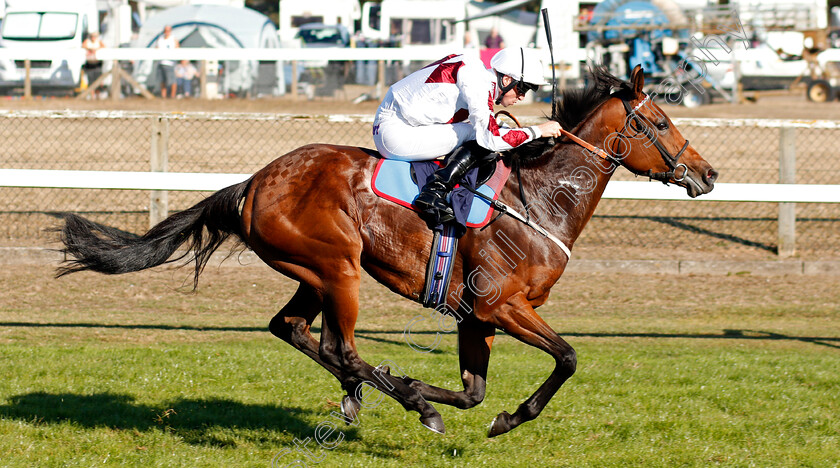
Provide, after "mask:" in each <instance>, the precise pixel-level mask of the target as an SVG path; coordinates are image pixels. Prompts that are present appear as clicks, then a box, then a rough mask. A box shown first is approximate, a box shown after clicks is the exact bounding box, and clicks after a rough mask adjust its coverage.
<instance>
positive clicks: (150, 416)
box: [0, 392, 359, 447]
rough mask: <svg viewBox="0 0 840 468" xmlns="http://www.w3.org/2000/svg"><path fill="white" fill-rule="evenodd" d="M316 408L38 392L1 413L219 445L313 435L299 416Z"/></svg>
mask: <svg viewBox="0 0 840 468" xmlns="http://www.w3.org/2000/svg"><path fill="white" fill-rule="evenodd" d="M315 412H316V411H313V410H304V409H300V408H282V407H279V406H273V405H248V404H243V403H240V402H237V401H232V400H225V399H183V398H182V399H178V400H174V401H172V402H169V403H166V404H165V405H163V406H159V407H154V406H147V405H141V404H137V403H135V402H134V397H132V396H130V395H124V394H114V393H96V394H93V395H78V394H73V393H57V394H56V393H44V392H35V393H27V394H23V395H17V396H14V397H11V398H9V404H7V405H2V406H0V417H3V418H10V419H19V420H22V421H25V422H28V423H32V424H57V423H63V422H70V423H72V424H77V425H79V426H82V427H85V428H97V427H107V428H112V429H134V430H137V431H148V430H151V429H154V428H159V429H161V430H165V431H167V432H169V433H173V434H175V435H177V436H178V437H181V438H182V439H183V440H184V441H185V442H187V443H190V444H194V445H207V446H215V447H235V446H236V439H237V438H240V439H243V438H244V439H253V441H254V442H256V443H264V442H266V438H267V437H266V434H265V432H262V431H269V432H277V433H282V432H288V433H290V434H291V435H293V436H294V437H296V438H298V439H305V438H306V437H312V436H313V434H314V432H315V428H316V426H317V425H316V426H313V425H311V424H309V423H308V422H306V421H305V420H304V419H303V418H302V417H301V416H302V415H304V414H314V413H315ZM318 413H320V411H318ZM254 430H256V431H258V432H252V431H254ZM341 431H342V432H343V433H344V436H345V438H347V439H348V440H355V439H358V438H359V435H358V430H357V429H356V428H354V427H350V428H345V427H343V425H342V428H341Z"/></svg>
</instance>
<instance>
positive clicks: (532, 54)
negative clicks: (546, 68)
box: [490, 47, 548, 86]
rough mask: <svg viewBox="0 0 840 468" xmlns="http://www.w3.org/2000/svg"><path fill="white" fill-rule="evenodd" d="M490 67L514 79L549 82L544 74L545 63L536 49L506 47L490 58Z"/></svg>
mask: <svg viewBox="0 0 840 468" xmlns="http://www.w3.org/2000/svg"><path fill="white" fill-rule="evenodd" d="M490 67H491V68H492V69H494V70H496V71H497V72H498V73H501V74H503V75H507V76H509V77H511V78H513V79H514V81H524V82H525V83H529V84H533V85H537V86H542V85H544V84H548V82H547V81H545V77H544V76H543V64H542V60H540V57H539V55H538V54H537V51H536V50H533V49H525V48H522V47H505V48H504V49H502V50H500V51H498V52H497V53H496V55H494V56H493V58H492V59H491V60H490Z"/></svg>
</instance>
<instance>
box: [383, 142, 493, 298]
mask: <svg viewBox="0 0 840 468" xmlns="http://www.w3.org/2000/svg"><path fill="white" fill-rule="evenodd" d="M441 164H442V163H441V162H440V161H419V162H407V161H397V160H393V159H380V160H379V162H378V163H377V164H376V169H375V170H374V172H373V177H372V179H371V188H372V189H373V192H374V193H375V194H376V195H378V196H380V197H382V198H384V199H386V200H388V201H391V202H394V203H396V204H398V205H400V206H403V207H406V208H408V209H410V210H413V211H418V210H417V209H415V208H414V206H413V205H412V202H413V201H414V199H415V198H417V196H418V195H419V194H420V189H421V188H422V187H423V185H425V184H426V180H427V178H428V177H430V176H431V175H432V174H433V173H434V171H435V170H436V169H437V168H438V167H440V165H441ZM509 175H510V167H507V166H505V164H504V163H503V162H502V161H501V159H500V160H498V161H496V162H495V163H494V164H485V165H484V166H481V167H479V168H475V169H472V170H471V171H470V172H468V173H467V175H466V176H464V178H463V179H462V181H461V184H468V185H470V186H471V187H475V186H477V188H476V189H475V190H476V191H477V192H478V193H480V194H482V195H484V196H485V197H487V199H490V200H496V199H497V198H499V194H500V193H501V191H502V188H503V187H504V186H505V182H507V178H508V176H509ZM487 199H485V198H482V197H477V196H475V195H474V194H473V193H472V192H471V191H469V190H467V189H466V188H465V187H463V186H461V185H457V186H455V188H454V189H453V190H452V193H451V194H450V202H451V203H452V207H453V209H454V210H455V219H456V221H455V222H453V223H450V224H447V225H442V226H437V227H436V228H435V229H434V238H433V239H432V249H431V255H430V256H429V263H428V265H427V267H426V283H425V286H424V289H423V293H422V295H421V298H420V299H421V303H422V304H423V306H425V307H437V306H439V305H440V304H443V303H444V302H445V298H446V291H447V290H448V289H449V280H450V279H451V276H452V261H453V260H454V258H455V251H456V249H457V247H458V238H459V237H461V236H462V235H463V234H464V233H465V232H466V230H467V228H481V227H484V226H486V225H487V224H488V223H489V222H490V219H491V218H492V217H493V211H494V210H493V207H492V205H491V203H490V202H489V201H487Z"/></svg>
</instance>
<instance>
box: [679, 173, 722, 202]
mask: <svg viewBox="0 0 840 468" xmlns="http://www.w3.org/2000/svg"><path fill="white" fill-rule="evenodd" d="M706 166H708V165H706ZM717 177H718V171H716V170H714V169H712V167H711V166H708V167H706V168H704V169H703V170H702V171H697V170H693V169H692V170H688V171H687V173H686V175H685V178H684V180H683V181H682V182H681V183H680V185H683V186H684V187H685V190H686V191H687V192H688V196H689V197H691V198H695V197H697V196H698V195H703V194H706V193H709V192H711V191H712V189H714V188H715V181H716V180H717Z"/></svg>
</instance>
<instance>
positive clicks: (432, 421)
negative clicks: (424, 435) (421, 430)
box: [420, 414, 446, 434]
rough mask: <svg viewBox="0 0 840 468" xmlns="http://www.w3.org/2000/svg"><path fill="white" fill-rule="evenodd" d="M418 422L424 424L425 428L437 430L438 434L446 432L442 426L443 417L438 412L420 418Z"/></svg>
mask: <svg viewBox="0 0 840 468" xmlns="http://www.w3.org/2000/svg"><path fill="white" fill-rule="evenodd" d="M420 424H422V425H423V426H425V427H426V429H428V430H430V431H432V432H437V433H438V434H443V433H444V432H446V428H445V427H444V426H443V418H442V417H440V415H439V414H436V415H434V416H429V417H428V418H420Z"/></svg>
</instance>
